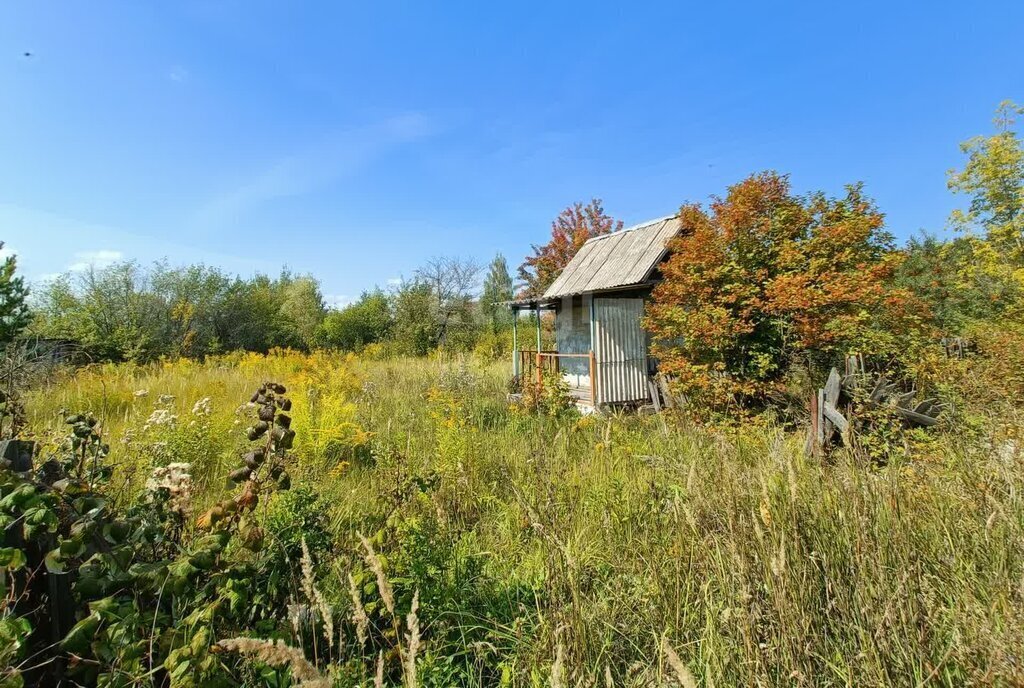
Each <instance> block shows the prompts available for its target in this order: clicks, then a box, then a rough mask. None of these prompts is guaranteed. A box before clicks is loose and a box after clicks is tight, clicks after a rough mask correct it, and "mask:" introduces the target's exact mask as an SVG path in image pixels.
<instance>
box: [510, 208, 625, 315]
mask: <svg viewBox="0 0 1024 688" xmlns="http://www.w3.org/2000/svg"><path fill="white" fill-rule="evenodd" d="M620 229H622V221H621V220H615V219H613V218H611V217H609V216H608V215H607V214H605V212H604V206H602V205H601V199H599V198H595V199H592V200H591V201H590V203H588V204H586V205H583V204H582V203H574V204H573V205H571V206H569V207H568V208H566V209H565V210H563V211H562V212H561V213H559V215H558V217H556V218H555V220H554V222H552V223H551V239H550V240H549V241H548V243H546V244H544V245H543V246H534V247H533V255H531V256H528V257H527V258H526V260H525V261H523V264H522V265H520V266H519V278H520V279H521V280H523V282H524V287H523V290H522V292H521V295H522V296H540V295H541V294H543V293H544V291H545V290H546V289H547V288H548V287H550V286H551V283H552V282H554V281H555V279H557V278H558V275H559V273H561V272H562V269H563V268H564V267H565V266H566V265H568V264H569V261H570V260H572V258H573V256H575V255H576V252H577V251H579V250H580V247H582V246H583V244H585V243H586V241H587V239H590V238H592V237H596V236H601V235H602V234H608V233H610V232H614V231H618V230H620Z"/></svg>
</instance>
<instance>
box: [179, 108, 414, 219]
mask: <svg viewBox="0 0 1024 688" xmlns="http://www.w3.org/2000/svg"><path fill="white" fill-rule="evenodd" d="M430 131H431V127H430V124H429V122H428V120H427V118H426V117H424V116H423V115H421V114H419V113H411V114H406V115H400V116H396V117H391V118H389V119H386V120H383V121H381V122H377V123H374V124H369V125H364V126H360V127H354V128H350V129H345V130H342V131H338V132H335V133H334V134H332V135H330V136H328V137H326V139H324V140H320V141H317V142H315V144H314V145H312V146H309V147H307V148H304V149H302V150H300V151H298V152H296V153H294V154H292V155H287V156H284V157H282V158H279V159H278V160H276V161H275V162H273V163H272V164H270V165H269V166H268V167H266V168H265V169H263V170H262V171H261V172H259V173H257V174H255V175H253V176H252V177H250V178H249V179H246V180H243V181H242V182H241V183H239V184H237V185H235V186H234V188H231V189H229V190H227V191H224V192H222V193H220V194H218V195H216V196H214V197H213V198H211V199H209V200H208V201H207V202H206V203H204V204H203V205H202V206H201V207H200V208H199V209H198V211H197V212H196V213H195V217H194V222H195V223H196V224H197V225H198V226H200V227H206V228H223V227H225V226H231V225H234V224H236V223H237V222H238V221H239V220H240V219H242V218H243V217H244V216H245V215H246V214H247V213H249V212H250V211H252V210H254V209H255V208H257V207H259V206H261V205H263V204H265V203H267V202H269V201H273V200H275V199H280V198H289V197H293V196H300V195H302V194H305V193H309V192H311V191H314V190H316V189H318V188H321V187H323V186H326V185H327V184H329V183H331V182H332V181H335V180H337V179H339V178H342V177H345V176H348V175H352V174H355V173H357V172H358V171H359V170H360V169H362V168H364V167H365V166H366V165H368V164H370V163H371V162H373V160H375V159H376V158H378V157H379V156H381V155H383V154H384V153H386V152H387V151H389V150H391V149H393V148H395V147H397V146H400V145H402V144H405V143H411V142H412V141H416V140H418V139H421V138H423V137H425V136H427V135H429V134H430Z"/></svg>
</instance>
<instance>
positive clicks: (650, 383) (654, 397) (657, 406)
mask: <svg viewBox="0 0 1024 688" xmlns="http://www.w3.org/2000/svg"><path fill="white" fill-rule="evenodd" d="M647 392H648V393H649V394H650V395H651V403H653V404H654V412H655V413H661V400H660V399H658V386H657V385H656V384H654V380H647Z"/></svg>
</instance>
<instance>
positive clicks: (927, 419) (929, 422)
mask: <svg viewBox="0 0 1024 688" xmlns="http://www.w3.org/2000/svg"><path fill="white" fill-rule="evenodd" d="M896 413H898V414H899V415H900V417H901V418H903V419H904V420H907V421H910V422H911V423H916V424H918V425H923V426H924V427H926V428H927V427H931V426H933V425H935V424H936V423H938V422H939V419H938V418H933V417H932V416H926V415H924V414H923V413H917V412H915V411H911V410H910V409H905V408H899V407H897V408H896Z"/></svg>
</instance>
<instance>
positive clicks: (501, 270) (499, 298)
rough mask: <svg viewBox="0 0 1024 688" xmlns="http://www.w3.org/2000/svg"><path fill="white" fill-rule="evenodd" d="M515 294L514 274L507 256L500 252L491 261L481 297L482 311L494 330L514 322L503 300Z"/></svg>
mask: <svg viewBox="0 0 1024 688" xmlns="http://www.w3.org/2000/svg"><path fill="white" fill-rule="evenodd" d="M513 295H514V291H513V286H512V276H511V275H510V274H509V273H508V264H507V263H506V262H505V257H504V256H503V255H501V254H500V253H499V254H498V255H497V256H495V257H494V260H492V261H491V266H490V268H489V270H488V272H487V277H486V278H485V279H484V290H483V294H482V295H481V297H480V311H481V313H482V314H483V316H484V318H485V319H486V320H487V323H488V324H489V325H490V327H491V329H492V331H494V332H497V331H499V330H501V329H503V328H505V327H507V326H508V325H510V324H511V323H512V314H511V313H510V312H509V309H508V307H507V306H505V305H503V302H505V301H510V300H511V299H512V297H513Z"/></svg>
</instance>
